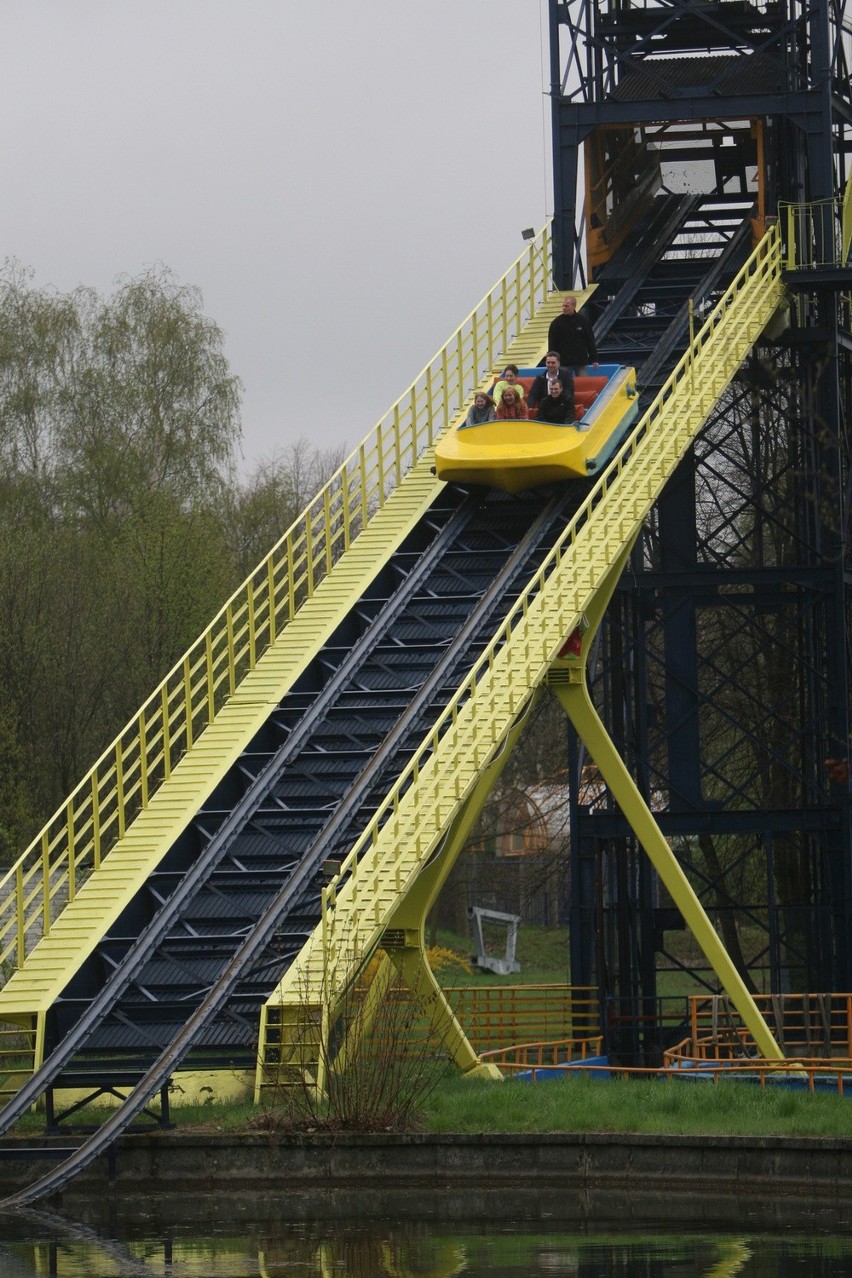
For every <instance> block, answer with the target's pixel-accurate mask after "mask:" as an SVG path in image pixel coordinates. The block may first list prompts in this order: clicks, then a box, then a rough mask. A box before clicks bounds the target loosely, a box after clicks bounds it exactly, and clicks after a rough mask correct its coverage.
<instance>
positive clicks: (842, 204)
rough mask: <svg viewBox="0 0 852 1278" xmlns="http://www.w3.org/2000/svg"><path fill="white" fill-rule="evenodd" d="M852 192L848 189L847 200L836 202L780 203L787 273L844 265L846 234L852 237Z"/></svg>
mask: <svg viewBox="0 0 852 1278" xmlns="http://www.w3.org/2000/svg"><path fill="white" fill-rule="evenodd" d="M850 190H852V186H850V187H847V191H846V195H845V197H841V198H837V199H834V198H832V199H828V200H811V201H810V202H808V203H801V204H788V203H787V202H786V201H784V202H779V205H778V217H779V220H780V222H781V227H782V232H783V236H784V266H785V268H786V269H787V270H788V271H797V270H813V269H814V268H818V267H824V266H842V265H843V263H844V262H845V260H846V254H847V253H848V251H849V244H848V240H847V235H848V234H852V228H851V227H850V223H852V195H850V193H849V192H850ZM844 246H845V251H844Z"/></svg>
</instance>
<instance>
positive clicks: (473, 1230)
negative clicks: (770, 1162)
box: [0, 1214, 852, 1278]
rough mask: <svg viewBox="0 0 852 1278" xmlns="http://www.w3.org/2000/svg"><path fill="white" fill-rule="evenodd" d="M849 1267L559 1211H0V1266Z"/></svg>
mask: <svg viewBox="0 0 852 1278" xmlns="http://www.w3.org/2000/svg"><path fill="white" fill-rule="evenodd" d="M137 1274H145V1275H148V1276H149V1278H166V1276H167V1275H168V1276H169V1278H285V1276H288V1278H289V1276H291V1275H297V1274H298V1275H301V1276H303V1278H313V1276H314V1275H316V1276H317V1278H335V1276H336V1275H340V1276H341V1278H344V1276H345V1278H385V1276H387V1278H454V1276H455V1275H458V1274H464V1275H469V1276H472V1278H517V1276H518V1275H525V1276H527V1278H535V1276H536V1275H547V1276H548V1278H562V1276H563V1275H565V1276H568V1275H570V1276H571V1278H733V1276H734V1275H737V1278H805V1275H807V1276H808V1278H852V1238H846V1237H833V1238H814V1237H810V1238H807V1237H801V1236H794V1237H779V1236H777V1235H759V1234H757V1235H751V1236H732V1235H720V1234H700V1235H699V1234H695V1233H689V1234H678V1233H668V1232H666V1231H664V1230H663V1229H661V1228H659V1227H658V1228H657V1229H656V1230H654V1231H647V1232H637V1233H632V1234H619V1233H618V1232H616V1231H615V1230H606V1229H603V1228H599V1229H596V1230H594V1231H591V1230H590V1231H589V1232H588V1233H582V1234H578V1233H577V1232H576V1230H574V1231H571V1230H570V1229H566V1228H565V1226H564V1225H562V1226H560V1223H559V1222H558V1221H551V1222H542V1221H536V1222H531V1221H529V1220H525V1221H517V1222H506V1221H504V1222H502V1223H494V1222H492V1221H488V1220H479V1221H476V1222H471V1223H469V1224H460V1223H458V1222H456V1223H454V1224H453V1225H451V1226H445V1227H442V1226H441V1225H440V1224H437V1223H436V1222H434V1221H430V1222H428V1223H424V1222H417V1221H412V1220H408V1221H404V1222H402V1223H399V1224H395V1223H394V1224H390V1223H387V1222H381V1221H377V1220H369V1221H362V1222H356V1221H335V1222H333V1223H332V1222H327V1221H325V1222H316V1221H315V1222H312V1223H309V1222H302V1223H296V1224H291V1223H284V1222H282V1221H281V1220H269V1219H251V1218H248V1219H240V1220H237V1221H227V1222H226V1221H225V1220H221V1221H220V1223H219V1225H218V1226H217V1227H216V1228H210V1227H207V1228H205V1229H204V1230H202V1229H200V1228H198V1227H193V1226H191V1225H189V1224H183V1225H180V1226H178V1225H172V1226H170V1227H169V1228H168V1229H166V1230H164V1229H163V1228H162V1227H159V1228H152V1226H151V1224H150V1222H147V1223H146V1221H145V1220H144V1219H136V1220H135V1221H134V1222H127V1223H126V1224H125V1225H123V1226H122V1229H121V1231H120V1232H119V1233H118V1234H117V1235H116V1236H114V1237H111V1238H110V1237H108V1236H107V1235H106V1234H101V1235H98V1234H96V1233H95V1232H94V1231H92V1230H91V1229H88V1228H87V1227H86V1226H78V1225H75V1224H74V1223H68V1224H67V1225H65V1224H63V1222H62V1221H61V1220H60V1219H59V1218H57V1217H55V1216H54V1217H51V1216H49V1215H48V1216H45V1217H44V1220H43V1221H39V1220H38V1218H37V1217H36V1216H35V1214H34V1215H33V1216H31V1217H28V1218H26V1219H25V1218H23V1217H21V1218H16V1219H14V1220H3V1221H2V1222H0V1275H2V1278H35V1276H38V1278H130V1276H132V1275H133V1276H135V1275H137Z"/></svg>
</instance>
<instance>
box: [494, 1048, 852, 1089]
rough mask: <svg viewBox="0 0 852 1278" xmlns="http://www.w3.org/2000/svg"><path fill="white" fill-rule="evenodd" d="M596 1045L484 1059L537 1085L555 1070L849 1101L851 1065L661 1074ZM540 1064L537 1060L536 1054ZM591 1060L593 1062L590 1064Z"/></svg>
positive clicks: (793, 1063)
mask: <svg viewBox="0 0 852 1278" xmlns="http://www.w3.org/2000/svg"><path fill="white" fill-rule="evenodd" d="M599 1041H600V1040H597V1039H590V1040H588V1042H587V1044H586V1047H585V1053H584V1054H583V1053H582V1051H581V1049H582V1047H583V1045H582V1043H578V1042H577V1040H575V1039H566V1040H565V1041H564V1042H563V1043H528V1044H525V1045H524V1047H521V1048H516V1049H508V1050H507V1051H505V1052H503V1053H500V1052H489V1053H486V1054H485V1055H484V1056H483V1059H484V1060H485V1059H487V1060H489V1061H493V1062H494V1063H495V1064H496V1065H497V1066H498V1068H499V1069H500V1070H501V1072H502V1073H504V1074H506V1075H507V1076H508V1077H511V1076H512V1075H517V1074H524V1075H525V1076H529V1078H530V1079H531V1080H532V1081H533V1082H536V1081H537V1078H538V1076H539V1075H541V1077H542V1078H552V1077H553V1072H554V1070H560V1071H562V1072H563V1073H564V1076H565V1077H573V1078H577V1079H579V1078H583V1077H586V1078H594V1079H598V1080H600V1079H606V1080H611V1079H631V1080H641V1079H649V1080H652V1081H654V1082H655V1083H660V1082H662V1083H671V1084H672V1085H676V1084H677V1083H678V1082H686V1081H692V1080H694V1081H696V1082H697V1081H699V1080H701V1081H704V1082H709V1083H735V1082H746V1083H751V1084H754V1085H756V1086H758V1087H761V1088H766V1087H773V1086H781V1087H788V1088H791V1089H795V1090H796V1091H808V1092H810V1093H811V1094H813V1093H816V1092H830V1093H834V1094H836V1095H838V1096H845V1095H846V1094H847V1092H848V1093H849V1095H850V1096H852V1059H850V1060H838V1061H833V1062H832V1063H831V1064H830V1065H827V1064H826V1062H825V1061H816V1060H812V1059H809V1058H807V1057H795V1058H790V1059H787V1060H783V1061H767V1060H753V1061H740V1062H723V1061H716V1062H713V1061H707V1062H704V1063H702V1064H701V1065H699V1066H697V1067H691V1068H688V1069H687V1068H678V1067H667V1066H665V1065H664V1066H663V1068H662V1069H658V1068H654V1067H653V1066H643V1065H621V1064H619V1063H617V1062H613V1061H611V1060H609V1059H608V1058H606V1057H604V1058H603V1059H602V1060H595V1059H593V1058H594V1057H595V1056H597V1055H600V1052H599V1051H598V1050H596V1048H595V1044H596V1043H599ZM539 1052H540V1053H541V1059H538V1053H539ZM589 1058H592V1059H589Z"/></svg>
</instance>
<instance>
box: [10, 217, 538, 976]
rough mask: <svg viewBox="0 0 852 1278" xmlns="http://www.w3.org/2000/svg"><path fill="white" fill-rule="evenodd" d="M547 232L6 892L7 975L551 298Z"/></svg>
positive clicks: (132, 725) (325, 495)
mask: <svg viewBox="0 0 852 1278" xmlns="http://www.w3.org/2000/svg"><path fill="white" fill-rule="evenodd" d="M549 261H550V227H549V225H547V226H545V227H544V229H543V230H542V231H540V232H539V234H538V236H537V237H536V238H535V239H534V240H532V241H530V242H529V244H528V246H527V247H526V248H525V249H524V251H523V253H522V254H521V256H520V257H519V258H518V260H517V261H516V262H515V263H514V264H513V266H512V267H510V269H509V270H508V271H507V272H506V274H505V275H504V276H503V278H502V279H501V280H500V281H499V282H498V283H497V284H496V285H495V286H494V288H493V289H492V290H491V291H490V293H488V294H487V296H486V297H485V298H484V299H483V300H482V301H481V302H480V303H479V305H478V306H476V307H475V308H474V310H473V311H471V313H470V314H469V315H468V316H467V318H466V319H465V320H464V321H463V322H462V324H461V325H460V326H459V328H458V329H457V330H456V332H455V333H454V334H453V336H452V337H451V338H450V340H449V341H448V342H447V344H446V345H445V346H444V347H443V348H442V349H441V350H440V351H439V352H438V353H437V355H435V357H434V358H433V359H432V360H431V361H430V362H429V363H428V364H427V365H426V366H425V367H424V368H423V369H422V371H421V372H420V373H419V374H418V376H417V377H416V378H415V379H414V382H413V383H412V385H411V386H410V387H409V388H408V390H407V391H406V392H405V394H404V395H402V396H401V397H400V399H398V400H397V401H396V403H395V404H393V405H392V406H391V408H390V409H389V410H388V411H387V413H385V415H384V417H382V418H381V420H380V421H379V422H378V423H377V425H376V426H375V428H374V429H373V431H372V432H371V433H370V434H369V435H368V436H367V437H366V438H365V439H364V441H363V442H362V443H361V444H359V445H358V447H357V448H356V449H355V450H354V451H353V452H352V453H351V454H350V456H349V457H347V459H346V461H345V462H344V463H343V465H342V466H341V467H340V469H339V470H338V471H337V473H336V474H335V475H334V476H333V477H332V478H331V479H330V480H329V482H328V483H327V484H326V486H325V487H324V488H323V489H322V490H321V491H320V492H319V493H318V494H317V495H316V497H315V498H314V499H313V501H312V502H311V503H310V504H309V505H308V507H307V508H306V509H305V511H304V512H303V513H302V514H301V515H300V516H299V518H298V519H297V520H296V522H295V523H294V524H293V526H292V527H291V528H289V529H288V530H287V532H286V533H285V534H284V536H283V537H282V538H281V540H280V541H279V542H278V543H277V545H276V546H274V547H273V549H272V550H271V551H270V553H269V555H268V556H267V557H266V558H265V559H264V560H263V561H262V562H261V563H260V564H258V566H257V568H255V570H254V572H252V573H251V574H250V576H249V577H248V578H247V579H246V581H244V582H243V584H242V585H241V586H240V587H239V589H238V590H236V591H235V592H234V594H233V595H232V597H231V598H230V599H229V600H228V602H227V603H226V604H225V606H224V607H223V608H222V609H221V611H220V612H219V613H218V615H217V616H216V617H215V618H214V620H213V622H212V623H211V625H210V626H209V627H208V629H207V630H205V632H204V633H203V634H202V635H201V636H200V637H199V638H198V639H197V640H196V642H195V643H194V644H193V645H192V647H191V648H190V649H189V650H188V651H187V652H186V653H185V654H184V656H183V657H181V659H180V660H179V661H178V662H177V664H176V665H175V666H174V668H173V669H172V670H171V671H170V672H169V674H168V675H167V676H166V677H165V679H164V680H163V682H162V683H161V684H160V686H159V687H158V688H157V689H156V691H155V692H154V693H153V694H152V696H151V697H149V699H148V700H147V701H146V702H145V704H144V705H143V706H142V708H141V709H140V710H139V712H138V714H136V715H135V716H134V718H133V719H132V720H131V721H130V722H129V723H128V724H127V725H126V727H125V728H124V729H123V730H122V731H121V732H120V733H119V735H118V736H117V737H116V739H115V740H114V741H113V742H112V744H111V745H110V746H109V747H108V748H107V749H106V750H105V751H104V753H103V754H102V755H101V757H100V758H99V759H98V761H97V762H96V763H95V765H94V767H93V768H92V770H91V772H89V774H88V775H87V776H86V777H84V779H83V780H82V781H81V782H80V784H79V785H78V786H77V788H76V789H75V790H74V792H73V793H72V794H71V795H70V796H69V798H68V799H67V800H66V802H65V803H64V804H63V805H62V807H61V808H59V810H58V811H57V812H55V813H54V815H53V816H52V817H51V818H50V820H49V821H48V822H47V824H46V825H45V827H44V829H43V830H42V831H41V833H40V834H39V835H38V836H37V837H36V838H35V839H34V840H33V842H32V843H31V844H30V846H29V847H28V848H27V849H26V850H25V851H24V852H23V853H22V855H21V856H20V857H19V859H18V860H17V861H16V862H15V864H14V865H13V866H12V867H11V868H10V869H9V870H7V871H6V873H5V874H4V875H3V877H2V879H0V964H6V963H13V964H15V965H16V966H17V967H22V966H23V964H24V961H25V959H26V956H27V955H28V954H29V953H30V951H31V950H32V949H33V947H34V946H35V944H36V943H37V941H38V940H39V938H40V936H41V935H42V933H47V932H49V930H50V926H51V922H52V921H53V920H54V919H55V918H56V916H57V915H58V914H59V912H60V911H61V910H62V909H63V908H64V906H65V904H66V903H67V902H68V901H69V900H72V899H73V898H74V896H75V895H76V893H77V892H78V891H79V889H80V886H81V884H82V883H83V882H84V881H85V879H86V878H87V877H88V876H89V875H90V874H92V873H93V872H95V873H96V872H97V869H98V867H99V866H100V864H101V861H102V860H103V858H104V857H106V856H107V855H108V853H109V852H110V850H111V849H112V848H113V847H114V846H115V844H116V842H117V841H118V840H119V839H120V838H121V837H122V836H123V834H124V832H125V831H126V830H127V828H128V826H129V825H130V823H131V822H132V821H133V819H134V817H135V816H136V815H137V814H138V813H139V812H140V811H141V810H143V809H144V808H146V807H147V806H148V804H149V802H150V800H151V797H152V795H153V794H154V793H155V792H156V791H157V790H158V789H159V787H160V786H162V785H163V784H164V783H165V782H167V781H168V779H169V776H170V775H171V772H172V770H173V769H174V767H175V766H176V765H177V763H178V762H179V761H180V760H181V759H182V758H183V757H184V756H185V755H186V754H187V753H188V752H190V751H191V750H192V748H193V745H194V744H195V743H196V742H197V741H198V738H199V736H200V734H201V733H202V732H203V731H204V730H205V728H206V727H207V726H208V725H209V724H210V723H212V721H213V719H214V718H215V716H216V715H217V714H218V713H219V711H220V710H221V708H222V706H223V705H224V704H225V702H226V701H227V700H228V698H229V697H231V696H232V695H233V693H234V692H235V690H236V689H237V687H238V686H239V685H240V683H241V682H242V680H243V679H244V678H245V676H246V675H247V674H248V673H249V672H250V671H251V670H253V669H254V667H255V666H256V664H257V662H258V661H259V660H260V658H261V657H262V656H263V654H264V652H265V651H266V650H267V649H268V648H269V646H270V645H271V644H272V643H274V642H275V640H276V638H277V637H278V636H279V635H280V634H281V633H282V631H283V630H284V629H285V627H286V626H287V625H288V624H289V622H290V621H292V619H293V617H294V616H295V615H296V613H297V611H298V610H299V608H300V607H301V606H302V605H303V603H304V602H305V601H306V600H307V599H309V598H311V596H312V595H313V593H314V591H315V590H316V588H317V586H318V584H319V583H320V581H322V580H323V578H325V577H326V576H327V575H328V574H329V573H330V572H332V571H333V569H334V566H335V565H336V564H337V562H338V561H339V560H340V558H341V557H342V556H343V555H344V554H345V553H346V551H347V549H348V548H349V546H350V545H351V544H352V542H353V541H354V539H355V538H356V537H357V536H358V534H359V532H360V531H361V530H362V529H363V528H365V527H366V526H367V524H368V523H369V522H370V520H371V519H372V517H373V516H374V514H375V513H376V512H377V511H378V510H380V509H381V508H382V506H383V505H384V503H385V502H386V501H387V499H388V497H389V495H390V494H391V493H392V492H393V490H394V489H395V488H396V487H397V486H398V485H399V484H400V483H401V482H402V480H403V479H404V477H405V475H406V474H407V473H408V471H409V470H410V469H411V467H412V466H413V465H414V463H415V462H416V461H417V459H418V457H419V456H420V455H421V454H422V453H423V451H424V449H426V448H427V447H429V446H430V445H431V444H432V443H433V442H434V440H435V439H436V437H437V436H438V435H439V434H440V433H441V432H442V431H443V430H444V429H445V428H446V427H447V426H448V425H449V423H450V421H451V420H452V419H453V418H454V417H455V416H456V415H457V414H458V413H459V412H460V411H462V410H463V409H464V408H465V407H466V405H467V404H468V402H469V401H470V400H471V399H472V396H473V393H474V391H475V389H476V388H477V387H478V386H479V385H480V384H481V383H482V382H483V381H484V380H485V379H486V378H487V377H488V376H489V375H490V370H491V368H492V366H493V365H494V364H496V363H497V362H498V361H499V359H500V358H501V356H502V355H503V353H504V351H505V350H506V349H507V348H508V347H509V345H510V344H511V342H512V341H513V340H514V339H515V337H517V335H518V333H520V332H521V331H522V329H523V328H524V327H525V326H526V324H527V323H528V322H529V320H530V319H531V318H532V317H533V316H534V315H535V314H536V313H537V312H538V311H539V310H540V309H541V306H542V304H543V303H544V301H545V300H546V298H547V295H548V264H549Z"/></svg>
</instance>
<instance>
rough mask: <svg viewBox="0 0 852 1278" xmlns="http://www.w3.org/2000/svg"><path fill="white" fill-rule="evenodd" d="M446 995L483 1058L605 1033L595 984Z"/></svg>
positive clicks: (456, 989) (453, 989) (461, 989)
mask: <svg viewBox="0 0 852 1278" xmlns="http://www.w3.org/2000/svg"><path fill="white" fill-rule="evenodd" d="M444 993H445V994H446V997H447V1002H448V1003H449V1004H450V1007H451V1008H452V1009H453V1011H454V1012H455V1014H456V1016H457V1017H458V1019H459V1021H460V1022H461V1025H462V1027H463V1029H464V1031H465V1034H466V1035H467V1038H468V1041H469V1042H470V1045H471V1046H472V1048H473V1049H474V1051H475V1052H476V1053H477V1054H480V1053H482V1052H485V1051H491V1050H493V1049H495V1048H501V1047H505V1046H506V1045H508V1044H512V1043H518V1042H531V1041H532V1040H536V1041H539V1040H547V1039H556V1038H562V1037H564V1036H566V1035H576V1036H584V1037H588V1036H589V1035H591V1034H594V1033H596V1032H597V1031H598V1030H599V1025H598V1019H599V1018H598V997H597V990H596V989H595V987H594V986H591V985H486V986H476V985H471V986H450V987H449V988H447V989H445V990H444Z"/></svg>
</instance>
